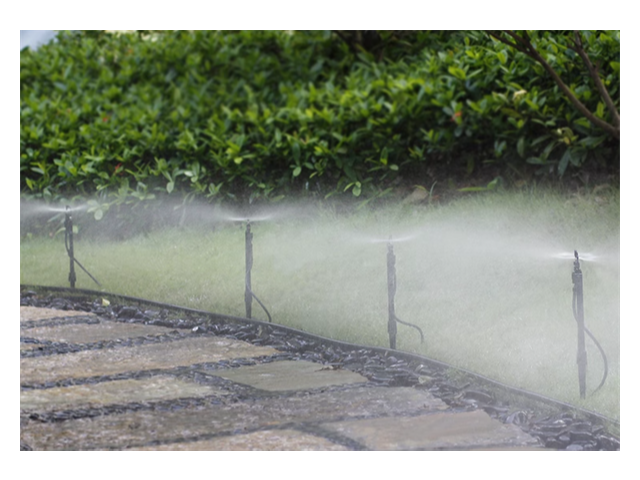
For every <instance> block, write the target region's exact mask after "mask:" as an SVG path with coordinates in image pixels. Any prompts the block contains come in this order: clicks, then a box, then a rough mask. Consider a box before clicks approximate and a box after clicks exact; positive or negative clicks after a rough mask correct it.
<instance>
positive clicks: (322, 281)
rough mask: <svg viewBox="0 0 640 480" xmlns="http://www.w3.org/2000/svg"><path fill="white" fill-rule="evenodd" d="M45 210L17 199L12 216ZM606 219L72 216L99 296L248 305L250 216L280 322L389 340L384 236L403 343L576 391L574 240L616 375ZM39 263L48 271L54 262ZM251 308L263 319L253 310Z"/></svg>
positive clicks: (204, 210) (497, 205)
mask: <svg viewBox="0 0 640 480" xmlns="http://www.w3.org/2000/svg"><path fill="white" fill-rule="evenodd" d="M550 202H551V203H550ZM39 208H40V209H41V208H42V207H38V208H34V209H32V210H30V209H29V208H25V209H24V212H23V209H21V217H22V216H23V215H26V216H28V215H30V214H31V212H34V211H38V209H39ZM613 211H614V212H615V210H613ZM50 213H54V214H55V213H56V212H50ZM111 213H112V212H109V214H111ZM595 213H598V212H595ZM81 214H83V212H81V211H79V212H78V215H76V216H80V215H81ZM74 218H75V216H74ZM603 218H604V220H603ZM606 218H608V217H603V216H602V215H600V214H599V213H598V214H597V215H596V214H594V212H593V211H592V210H587V209H583V210H580V209H579V208H577V207H576V206H575V205H573V204H571V205H567V204H566V203H563V202H562V201H561V200H560V201H555V200H554V199H549V198H546V199H544V200H543V201H539V203H538V204H536V203H535V201H530V199H527V200H526V202H524V201H523V202H521V203H518V202H517V201H516V202H508V201H503V200H500V199H496V200H495V201H494V202H493V203H489V204H484V203H482V202H477V201H476V202H473V201H471V202H459V203H457V204H452V205H450V206H447V207H443V208H424V207H409V206H396V207H386V208H381V209H371V210H368V211H367V210H361V211H359V212H358V213H351V214H348V215H342V214H337V213H335V211H334V210H332V209H327V208H319V207H317V206H314V205H295V204H293V205H282V206H280V207H270V208H262V209H258V208H252V209H246V210H241V209H238V210H234V209H231V208H222V207H218V206H211V205H202V204H196V203H195V202H194V203H191V204H188V205H170V206H167V207H166V208H164V209H157V210H155V211H154V212H153V216H152V220H153V221H152V222H151V224H152V225H155V227H154V228H155V230H154V229H153V228H150V229H149V230H148V231H147V232H146V233H145V235H148V238H147V237H146V236H144V235H143V236H140V235H139V234H137V235H130V236H129V237H124V238H123V239H120V240H118V241H116V242H107V243H105V242H104V241H101V242H97V243H96V242H95V241H94V240H91V239H86V240H84V239H83V237H82V228H83V227H82V226H81V229H80V236H79V240H78V242H77V244H76V248H77V251H78V252H79V255H80V256H81V258H82V259H83V262H86V263H87V264H89V263H91V266H90V267H89V269H90V270H91V271H92V272H93V273H95V275H96V276H98V278H100V281H101V283H102V284H103V285H104V289H105V290H106V291H108V292H115V293H124V294H130V295H134V296H142V297H145V298H150V299H156V300H161V301H166V302H168V303H175V304H181V305H185V306H190V307H195V308H203V309H206V310H210V311H216V312H219V313H226V314H232V315H238V316H243V315H244V314H245V293H246V292H245V290H246V280H245V275H246V272H245V228H246V223H247V221H248V222H249V223H250V224H251V232H252V234H253V237H252V249H253V250H252V273H251V281H252V289H253V290H255V292H256V293H257V294H258V296H259V298H260V300H261V301H262V302H263V303H264V305H265V306H266V307H267V308H268V310H269V312H270V314H271V317H272V318H273V322H274V323H281V324H285V325H290V326H293V327H296V328H301V329H303V330H306V331H309V332H312V333H317V334H320V335H323V336H327V337H333V338H337V339H341V340H346V341H351V342H355V343H360V344H367V345H376V346H384V347H388V346H389V337H388V333H387V322H388V299H389V297H388V289H387V287H388V285H387V253H388V244H389V242H391V244H392V245H393V251H394V255H395V274H396V285H395V286H396V291H395V312H396V314H397V316H398V317H399V318H401V319H402V320H404V321H406V322H410V323H412V324H415V325H416V326H418V327H419V328H420V330H421V331H423V332H424V337H425V343H424V344H423V343H421V342H420V336H419V335H418V334H417V332H416V331H415V330H414V329H412V328H408V327H406V326H404V325H398V331H397V348H398V349H400V350H408V351H414V352H417V353H421V354H424V355H428V356H430V357H432V358H436V359H440V360H443V361H446V362H449V363H452V364H454V365H456V366H460V367H463V368H467V369H469V370H472V371H476V372H478V373H482V374H485V375H487V376H491V377H493V378H496V379H499V380H501V381H504V382H506V383H509V384H512V385H514V386H517V387H522V388H527V389H530V390H534V391H539V392H545V393H547V394H550V395H552V396H555V397H556V398H561V399H567V400H571V399H573V398H574V397H575V394H576V390H577V387H575V375H574V373H575V368H576V364H575V355H576V351H575V334H576V322H575V320H574V318H573V314H572V307H571V305H572V303H571V302H572V288H573V287H572V276H571V275H572V268H573V251H574V250H578V251H579V252H580V259H581V261H584V263H583V265H582V271H583V275H584V310H585V323H586V325H587V326H588V328H589V329H590V330H591V331H592V332H593V333H594V335H595V336H596V337H597V338H598V339H599V340H600V341H601V343H602V346H603V348H604V349H605V350H606V351H607V355H608V357H609V359H610V371H611V378H610V380H608V382H610V385H611V388H614V389H615V385H616V381H619V317H620V311H619V306H620V305H619V283H620V282H619V220H617V223H616V220H615V218H614V219H613V221H608V220H606ZM105 219H106V217H105ZM100 222H102V220H101V221H100ZM100 222H96V221H93V223H94V224H95V223H98V224H99V223H100ZM584 225H587V226H588V228H584ZM107 226H108V224H107V223H105V228H106V227H107ZM105 236H106V234H105ZM92 238H95V239H100V235H94V237H92ZM56 241H59V239H58V240H56ZM41 245H42V244H41V243H38V242H36V241H35V240H34V241H33V248H34V249H35V248H36V246H37V248H43V247H42V246H41ZM28 250H29V245H28V244H26V243H25V244H24V245H22V247H21V252H26V251H28ZM34 251H35V250H34ZM51 252H53V250H51ZM57 252H59V250H57ZM63 252H64V250H63ZM129 252H131V253H129ZM59 254H60V253H56V255H59ZM22 255H23V253H21V256H22ZM47 255H50V254H47ZM29 262H31V263H29ZM48 262H50V260H49V259H46V260H42V263H46V264H50V263H48ZM67 263H68V262H67ZM24 264H25V265H24V267H25V268H23V269H22V270H21V282H23V283H35V284H47V283H48V282H47V281H46V280H39V278H38V276H39V275H40V276H42V274H43V272H38V267H37V265H38V261H37V260H33V259H31V256H30V255H29V257H25V260H24ZM59 264H60V265H61V266H60V267H59V268H60V270H61V271H60V272H59V273H56V276H55V278H57V279H59V280H56V281H55V282H54V283H55V284H58V285H64V280H65V277H66V274H65V272H64V269H65V264H64V258H63V259H62V261H61V262H59ZM46 275H47V278H54V272H50V271H49V268H47V269H46ZM40 278H42V277H40ZM48 284H51V283H50V281H49V283H48ZM80 286H81V287H82V285H80ZM84 287H85V288H92V287H91V286H90V285H89V284H85V285H84ZM254 315H255V317H256V318H257V319H261V320H265V321H266V320H267V318H266V316H265V314H264V312H262V311H260V310H259V309H258V310H256V309H254ZM587 350H588V352H587V353H588V355H589V358H590V363H589V372H588V375H589V376H588V379H587V383H588V385H591V386H593V387H595V386H596V385H597V384H598V381H599V379H600V377H601V373H602V372H601V371H600V370H599V369H600V368H601V366H600V364H599V360H598V356H597V355H598V353H597V352H596V351H595V349H594V347H593V345H589V343H588V342H587ZM616 379H618V380H616ZM606 388H607V386H605V387H603V390H606ZM599 395H604V394H603V393H602V392H599ZM616 398H617V397H616ZM607 408H612V407H611V406H608V407H607Z"/></svg>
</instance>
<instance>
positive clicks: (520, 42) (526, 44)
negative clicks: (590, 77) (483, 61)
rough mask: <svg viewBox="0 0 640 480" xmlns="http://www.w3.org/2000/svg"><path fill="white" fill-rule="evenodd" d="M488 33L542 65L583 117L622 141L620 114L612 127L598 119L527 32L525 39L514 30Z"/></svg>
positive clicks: (489, 31) (490, 31)
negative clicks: (532, 42) (563, 79)
mask: <svg viewBox="0 0 640 480" xmlns="http://www.w3.org/2000/svg"><path fill="white" fill-rule="evenodd" d="M502 32H504V33H505V34H506V35H508V36H509V37H511V38H512V39H513V40H510V39H506V38H505V37H504V36H503V35H502ZM487 33H488V34H489V35H491V36H492V37H493V38H495V39H496V40H498V41H500V42H502V43H504V44H505V45H508V46H510V47H513V48H515V49H516V50H518V51H519V52H522V53H524V54H525V55H527V56H529V57H531V58H533V59H534V60H535V61H536V62H538V63H539V64H540V65H542V67H543V68H544V69H545V70H546V71H547V73H548V74H549V75H551V78H553V80H554V81H555V82H556V84H557V85H558V87H560V90H562V92H563V93H564V94H565V96H566V97H567V98H568V99H569V101H570V102H571V103H572V104H573V106H574V107H575V108H576V109H577V110H578V111H579V112H580V113H581V114H582V115H584V116H585V117H586V118H587V120H589V121H590V122H591V123H592V124H594V125H595V126H597V127H599V128H601V129H602V130H604V131H605V132H607V133H608V134H609V135H611V136H613V137H614V138H616V139H618V140H619V139H620V116H619V114H618V115H616V116H614V121H616V118H617V124H616V125H611V124H610V123H608V122H606V121H604V120H602V119H600V118H598V117H596V116H595V115H594V114H593V113H592V112H591V111H589V109H588V108H587V107H586V106H585V105H584V104H583V103H582V102H581V101H580V100H578V98H577V97H576V96H575V95H574V94H573V92H572V91H571V89H570V88H569V87H568V86H567V85H566V84H565V83H564V82H563V81H562V79H561V78H560V76H559V75H558V73H557V72H556V71H555V70H554V69H553V68H552V67H551V65H549V64H548V63H547V61H546V60H545V59H544V58H543V57H542V55H540V53H539V52H538V51H537V50H536V49H535V47H534V46H533V45H532V44H531V40H530V39H529V36H528V35H527V34H526V32H525V36H524V37H522V36H520V35H518V34H517V33H515V32H514V31H512V30H503V31H495V30H488V31H487ZM578 54H579V52H578ZM585 55H586V53H585ZM583 60H584V58H583ZM587 60H588V57H587ZM589 65H591V66H592V67H593V65H592V64H591V61H589ZM587 68H589V67H588V66H587ZM593 68H595V67H593ZM590 73H591V72H590ZM596 75H597V72H596ZM599 79H600V77H599V76H598V80H599ZM596 87H597V83H596ZM602 87H603V88H604V85H602ZM605 90H606V89H605ZM598 91H599V93H600V95H602V91H600V90H599V89H598ZM608 96H609V95H608V93H607V97H608ZM603 99H605V102H606V97H603ZM611 105H612V106H614V109H615V105H613V102H611ZM607 106H608V104H607ZM616 113H617V110H616Z"/></svg>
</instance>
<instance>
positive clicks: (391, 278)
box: [387, 238, 424, 350]
mask: <svg viewBox="0 0 640 480" xmlns="http://www.w3.org/2000/svg"><path fill="white" fill-rule="evenodd" d="M387 294H388V300H389V322H388V324H387V331H388V332H389V347H390V348H391V349H392V350H395V349H396V336H397V333H398V325H397V324H398V323H402V324H403V325H408V326H409V327H413V328H415V329H416V330H418V332H420V343H424V335H423V334H422V330H421V329H420V327H418V326H417V325H414V324H412V323H408V322H403V321H402V320H400V319H399V318H398V317H397V316H396V307H395V296H396V255H395V253H393V244H392V243H391V238H389V242H388V243H387Z"/></svg>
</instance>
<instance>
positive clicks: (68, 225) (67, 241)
mask: <svg viewBox="0 0 640 480" xmlns="http://www.w3.org/2000/svg"><path fill="white" fill-rule="evenodd" d="M64 246H65V248H66V249H67V255H69V284H70V285H71V288H76V271H75V264H76V263H77V264H78V266H79V267H80V268H81V269H82V270H84V272H85V273H86V274H87V275H89V276H90V277H91V280H93V281H94V282H96V284H97V285H98V286H99V287H102V285H100V282H98V280H96V279H95V278H94V277H93V275H91V274H90V273H89V272H88V271H87V269H86V268H84V267H83V266H82V264H81V263H80V262H79V261H78V259H77V258H76V257H75V255H74V253H73V218H72V217H71V208H69V206H68V205H67V208H66V210H65V217H64Z"/></svg>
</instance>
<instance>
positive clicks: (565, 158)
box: [558, 148, 571, 176]
mask: <svg viewBox="0 0 640 480" xmlns="http://www.w3.org/2000/svg"><path fill="white" fill-rule="evenodd" d="M570 161H571V149H570V148H567V149H566V150H565V152H564V155H562V158H561V159H560V163H558V173H559V174H560V176H563V175H564V172H565V170H566V169H567V166H568V165H569V162H570Z"/></svg>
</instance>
